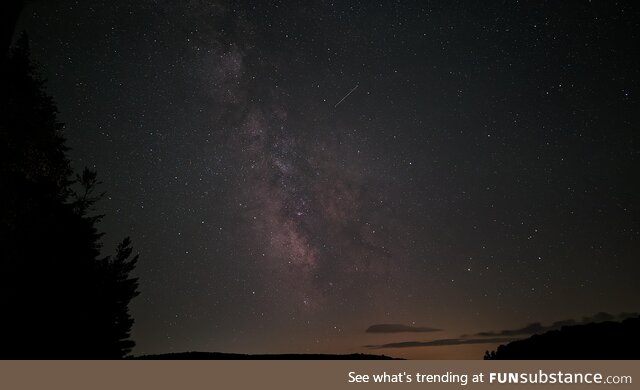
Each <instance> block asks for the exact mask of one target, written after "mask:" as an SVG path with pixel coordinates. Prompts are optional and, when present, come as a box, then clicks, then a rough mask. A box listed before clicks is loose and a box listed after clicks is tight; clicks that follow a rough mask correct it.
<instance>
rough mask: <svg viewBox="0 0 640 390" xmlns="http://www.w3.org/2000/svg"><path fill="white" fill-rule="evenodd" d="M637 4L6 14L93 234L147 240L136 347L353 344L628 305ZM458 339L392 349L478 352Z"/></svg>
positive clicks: (93, 6) (134, 8)
mask: <svg viewBox="0 0 640 390" xmlns="http://www.w3.org/2000/svg"><path fill="white" fill-rule="evenodd" d="M638 11H639V10H638V6H637V4H635V3H634V2H631V1H629V2H625V1H623V2H615V3H614V2H608V1H607V2H605V1H593V2H590V1H589V2H587V1H576V2H551V1H548V2H544V1H543V2H539V3H535V4H533V3H527V2H517V1H516V2H507V3H504V2H482V3H478V2H466V1H463V2H407V1H403V2H400V1H389V2H369V1H362V2H359V1H343V2H314V3H312V4H306V3H305V4H303V3H302V2H285V1H274V2H252V1H238V2H217V1H205V0H192V1H186V2H170V1H163V0H159V1H151V0H143V1H139V2H133V3H131V2H121V1H115V2H106V1H86V2H78V1H68V0H59V1H51V2H36V3H33V4H28V5H27V7H26V8H25V10H24V12H23V14H22V19H21V23H20V27H21V28H23V29H25V30H27V31H28V33H29V35H30V37H31V40H32V49H33V54H34V58H35V59H36V60H37V61H38V62H39V63H40V64H41V66H42V71H43V73H44V74H45V75H46V77H47V79H48V84H47V85H48V90H49V91H50V93H51V94H52V95H53V96H54V98H55V100H56V102H57V104H58V106H59V108H60V112H61V119H62V120H63V121H64V122H66V128H65V132H66V136H67V138H68V142H69V144H70V146H71V148H72V150H71V152H70V155H71V158H72V161H73V163H74V166H75V167H76V168H77V169H80V168H82V167H84V166H89V167H93V168H95V169H96V170H97V171H98V175H99V178H101V180H102V182H103V185H102V188H103V190H104V191H106V192H107V197H106V198H105V199H104V200H103V201H102V202H101V203H100V204H99V208H100V211H101V212H104V213H105V214H106V217H105V219H104V222H103V223H102V225H101V228H102V229H103V230H104V232H106V233H107V235H106V236H105V247H106V248H112V247H114V246H115V245H116V242H117V241H118V240H119V239H120V238H121V237H122V236H125V235H130V236H131V238H132V240H133V245H134V248H135V250H136V251H139V252H140V261H139V263H138V267H137V271H136V272H137V275H138V276H139V277H140V291H141V295H140V296H139V297H138V298H137V299H136V300H135V301H134V303H133V307H132V313H133V316H134V318H135V320H136V324H135V325H134V331H133V338H134V339H135V340H136V342H137V347H136V350H135V351H134V352H135V353H138V354H142V353H161V352H178V351H190V350H200V351H221V352H240V353H293V352H312V353H347V352H367V349H366V348H365V347H364V346H365V345H371V344H384V343H391V342H402V341H405V340H419V341H429V340H434V339H438V338H448V337H459V336H460V335H461V334H475V333H478V332H481V331H489V330H500V329H508V328H517V327H520V326H523V325H525V324H527V323H531V322H534V321H536V322H537V321H539V322H545V323H551V322H553V321H558V320H563V319H566V318H582V317H583V316H587V315H592V314H594V313H597V312H601V311H605V312H609V313H616V314H617V313H620V312H623V311H624V312H632V311H637V297H638V296H639V295H640V294H639V293H640V287H639V285H638V283H637V276H638V272H639V271H640V263H639V262H638V259H639V258H640V246H639V245H638V244H639V239H640V225H639V221H640V219H639V210H640V209H639V206H640V204H639V200H640V196H638V194H639V187H638V179H637V177H638V171H639V168H640V166H639V157H640V154H639V151H640V144H639V141H640V138H639V134H640V133H639V132H638V124H639V121H638V120H639V119H640V118H639V116H640V107H639V105H638V97H637V96H638V90H639V87H640V85H639V83H640V81H639V80H640V78H639V76H640V74H639V73H640V63H639V59H640V58H639V56H638V49H637V47H640V45H639V42H638V41H639V37H640V30H639V27H640V26H639V25H638V24H639V21H640V18H639V16H640V14H639V12H638ZM354 87H356V88H355V89H354ZM350 91H351V92H350ZM347 94H348V95H347ZM343 98H344V99H343ZM341 99H343V100H341ZM375 324H406V325H408V326H415V327H428V328H438V329H442V331H439V333H437V334H435V336H434V333H431V332H429V333H425V334H420V333H417V334H418V336H417V337H416V334H408V335H407V334H402V333H400V334H388V333H385V334H377V335H376V334H367V333H366V332H365V330H366V329H367V328H368V327H369V326H371V325H375ZM449 348H450V349H447V347H436V348H424V347H422V348H420V347H417V348H412V349H406V350H398V351H395V350H391V351H389V352H388V353H389V354H391V355H393V356H406V357H420V358H431V357H436V358H437V357H445V358H446V357H456V358H481V357H482V351H484V350H485V349H489V347H487V345H486V344H481V345H475V344H474V345H464V346H455V347H449ZM385 353H387V351H385Z"/></svg>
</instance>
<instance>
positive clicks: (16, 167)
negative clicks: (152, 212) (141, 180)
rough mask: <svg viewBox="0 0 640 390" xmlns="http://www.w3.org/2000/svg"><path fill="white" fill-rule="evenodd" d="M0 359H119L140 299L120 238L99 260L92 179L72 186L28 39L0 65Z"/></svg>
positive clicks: (127, 348) (86, 175)
mask: <svg viewBox="0 0 640 390" xmlns="http://www.w3.org/2000/svg"><path fill="white" fill-rule="evenodd" d="M1 73H2V74H1V76H0V77H1V79H0V89H1V91H2V92H0V93H1V94H2V104H1V107H0V313H1V317H0V318H1V319H0V358H13V359H16V358H18V359H19V358H25V359H34V358H40V359H56V358H74V359H82V358H121V357H124V356H125V355H126V354H128V353H130V352H131V349H132V348H133V346H134V342H133V341H132V340H130V339H129V337H130V330H131V326H132V324H133V319H132V318H131V316H130V314H129V311H128V305H129V302H130V301H131V299H133V298H134V297H135V296H136V295H138V291H137V287H138V283H137V279H135V278H132V277H131V276H130V274H131V272H132V271H133V269H134V268H135V265H136V262H137V259H138V257H137V256H134V257H132V256H131V255H132V249H131V242H130V240H129V239H128V238H126V239H125V240H124V241H123V242H122V243H121V244H120V246H119V247H118V249H117V252H116V254H115V255H114V256H113V257H104V258H103V257H100V256H101V255H100V251H101V242H100V240H101V237H102V234H101V233H100V232H98V230H97V228H96V226H97V223H98V222H99V221H100V219H101V218H102V216H101V215H91V213H93V210H92V208H93V205H94V204H95V203H96V202H97V201H98V200H99V199H100V198H101V197H102V195H101V194H95V191H96V187H97V186H98V185H99V184H100V183H99V182H98V181H97V176H96V173H95V172H93V171H90V170H85V171H84V172H83V173H82V174H81V175H77V176H76V177H75V179H72V176H71V173H72V169H71V165H70V162H69V159H68V157H67V150H68V149H67V147H66V146H65V138H64V137H63V135H62V128H63V125H62V124H61V123H60V122H59V121H58V119H57V108H56V105H55V103H54V102H53V99H52V98H51V97H50V96H49V95H47V93H46V92H45V90H44V81H43V80H42V79H41V78H40V77H39V76H38V74H37V72H36V69H35V67H34V65H33V64H32V63H31V61H30V58H29V44H28V38H27V36H26V34H23V35H22V36H21V37H19V39H18V40H17V42H16V44H15V46H14V47H13V48H12V50H10V52H9V53H8V54H7V55H6V56H5V57H4V58H3V59H2V68H1Z"/></svg>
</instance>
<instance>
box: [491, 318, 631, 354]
mask: <svg viewBox="0 0 640 390" xmlns="http://www.w3.org/2000/svg"><path fill="white" fill-rule="evenodd" d="M484 359H485V360H494V359H495V360H509V359H511V360H577V359H582V360H587V359H607V360H611V359H620V360H622V359H640V317H635V318H628V319H626V320H624V321H622V322H613V321H607V322H598V323H590V324H585V325H574V326H564V327H562V328H561V329H559V330H552V331H549V332H546V333H543V334H540V335H533V336H531V337H529V338H527V339H524V340H518V341H512V342H510V343H509V344H506V345H500V346H499V347H498V348H497V350H496V351H491V352H489V351H487V352H485V355H484Z"/></svg>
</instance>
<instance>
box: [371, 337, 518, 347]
mask: <svg viewBox="0 0 640 390" xmlns="http://www.w3.org/2000/svg"><path fill="white" fill-rule="evenodd" d="M514 340H517V339H516V338H513V337H496V338H479V339H439V340H431V341H402V342H398V343H388V344H380V345H365V348H369V349H387V348H412V347H442V346H450V345H467V344H502V343H508V342H511V341H514Z"/></svg>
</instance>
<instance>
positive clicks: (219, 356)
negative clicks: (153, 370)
mask: <svg viewBox="0 0 640 390" xmlns="http://www.w3.org/2000/svg"><path fill="white" fill-rule="evenodd" d="M134 359H141V360H402V359H397V358H393V357H390V356H386V355H368V354H363V353H352V354H348V355H329V354H263V355H246V354H241V353H222V352H178V353H163V354H158V355H142V356H136V357H135V358H134Z"/></svg>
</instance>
